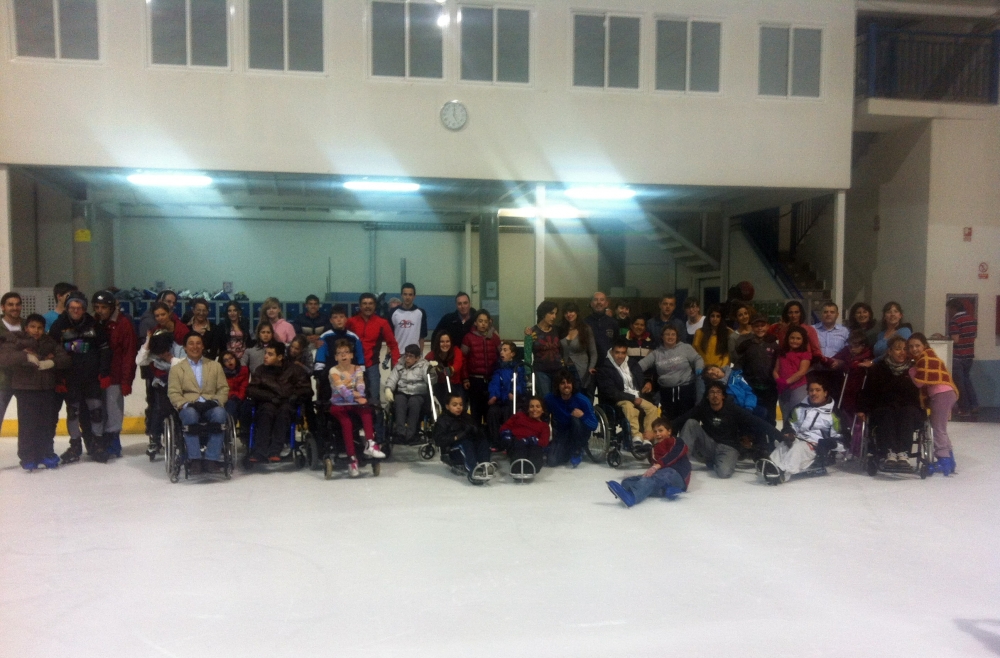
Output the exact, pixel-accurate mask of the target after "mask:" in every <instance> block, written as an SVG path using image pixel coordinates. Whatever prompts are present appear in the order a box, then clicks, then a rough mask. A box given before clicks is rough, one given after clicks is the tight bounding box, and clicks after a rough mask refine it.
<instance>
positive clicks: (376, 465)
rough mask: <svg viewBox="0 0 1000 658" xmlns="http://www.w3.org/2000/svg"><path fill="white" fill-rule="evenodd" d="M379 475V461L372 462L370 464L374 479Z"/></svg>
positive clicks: (380, 464)
mask: <svg viewBox="0 0 1000 658" xmlns="http://www.w3.org/2000/svg"><path fill="white" fill-rule="evenodd" d="M381 474H382V462H381V461H379V460H375V461H373V462H372V475H374V476H375V477H378V476H379V475H381Z"/></svg>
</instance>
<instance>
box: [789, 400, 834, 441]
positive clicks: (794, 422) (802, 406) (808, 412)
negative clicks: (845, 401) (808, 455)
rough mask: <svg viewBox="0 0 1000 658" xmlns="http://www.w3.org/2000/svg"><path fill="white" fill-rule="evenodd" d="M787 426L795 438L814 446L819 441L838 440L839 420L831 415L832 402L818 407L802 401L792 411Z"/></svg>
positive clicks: (807, 401)
mask: <svg viewBox="0 0 1000 658" xmlns="http://www.w3.org/2000/svg"><path fill="white" fill-rule="evenodd" d="M788 422H789V425H791V427H792V429H793V430H794V431H795V437H796V438H798V439H802V440H803V441H808V442H809V443H811V444H813V445H816V444H817V443H819V441H820V439H835V440H838V441H839V440H840V439H841V438H842V437H841V433H840V418H839V417H838V416H837V414H835V413H833V400H830V401H828V402H827V403H826V404H822V405H820V406H818V407H816V406H813V405H811V404H809V400H808V399H807V400H803V401H802V402H800V403H799V404H798V405H797V406H796V407H795V408H794V409H792V415H791V418H789V420H788Z"/></svg>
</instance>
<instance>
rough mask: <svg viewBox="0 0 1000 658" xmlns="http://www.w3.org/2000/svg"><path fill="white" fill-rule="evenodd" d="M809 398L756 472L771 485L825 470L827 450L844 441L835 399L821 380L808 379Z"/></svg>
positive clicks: (801, 404)
mask: <svg viewBox="0 0 1000 658" xmlns="http://www.w3.org/2000/svg"><path fill="white" fill-rule="evenodd" d="M806 396H807V397H806V399H805V400H803V401H802V402H800V403H799V404H798V406H796V407H795V409H793V410H792V416H791V418H789V419H788V424H787V425H786V426H785V436H786V439H785V440H784V441H781V442H779V443H778V444H777V446H776V447H775V449H774V452H772V453H771V457H770V459H761V460H759V462H758V464H757V471H758V472H759V473H760V474H761V476H763V478H764V479H765V480H767V481H768V482H772V483H774V484H777V483H778V482H787V481H788V478H789V477H791V476H793V475H795V474H796V473H801V472H802V471H805V470H807V469H809V468H811V467H813V466H820V467H823V466H824V465H825V457H826V453H827V451H829V450H830V448H834V447H836V446H837V443H838V442H839V441H841V440H842V439H843V437H842V436H841V434H840V418H838V417H837V414H836V413H834V411H833V400H832V399H831V398H830V392H829V391H828V390H827V385H826V384H825V383H824V381H823V379H822V378H821V377H819V376H817V375H812V376H811V377H809V384H808V388H807V393H806ZM817 457H819V460H817ZM821 472H825V468H821Z"/></svg>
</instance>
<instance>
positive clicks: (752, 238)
mask: <svg viewBox="0 0 1000 658" xmlns="http://www.w3.org/2000/svg"><path fill="white" fill-rule="evenodd" d="M778 221H779V220H778V213H777V212H763V213H752V214H750V215H744V216H743V217H741V218H740V227H741V228H742V230H743V234H744V235H745V236H746V237H747V242H749V243H750V246H751V247H752V248H753V250H754V253H756V254H757V257H758V258H759V259H760V261H761V263H763V265H764V267H765V268H766V269H767V271H768V274H770V275H771V278H772V279H773V280H774V283H775V284H776V285H777V286H778V288H780V289H781V292H782V294H784V295H785V297H787V298H790V299H803V295H802V291H800V290H799V289H798V287H797V286H796V285H795V281H794V280H793V279H792V276H791V275H790V274H789V273H788V270H786V269H785V266H784V265H782V263H781V259H780V256H779V252H778V244H779V243H778Z"/></svg>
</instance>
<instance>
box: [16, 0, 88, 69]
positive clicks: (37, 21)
mask: <svg viewBox="0 0 1000 658" xmlns="http://www.w3.org/2000/svg"><path fill="white" fill-rule="evenodd" d="M14 33H15V40H16V43H17V55H18V57H47V58H50V59H91V60H94V59H98V57H99V52H98V51H99V48H98V26H97V0H14ZM57 36H58V38H57Z"/></svg>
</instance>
